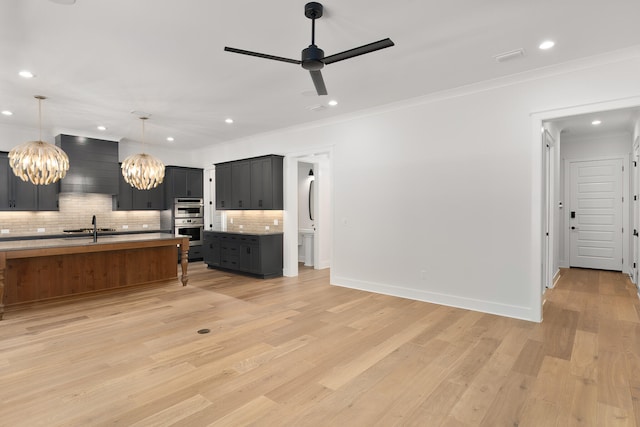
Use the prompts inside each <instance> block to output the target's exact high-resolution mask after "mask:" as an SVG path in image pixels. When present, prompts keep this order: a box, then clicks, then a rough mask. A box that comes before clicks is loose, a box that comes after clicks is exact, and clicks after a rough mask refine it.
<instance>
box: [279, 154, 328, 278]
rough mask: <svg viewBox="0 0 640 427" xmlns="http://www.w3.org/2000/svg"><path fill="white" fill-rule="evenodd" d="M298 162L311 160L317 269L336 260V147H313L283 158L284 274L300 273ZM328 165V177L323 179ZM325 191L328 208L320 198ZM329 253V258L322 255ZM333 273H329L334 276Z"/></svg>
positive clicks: (315, 265) (315, 264) (314, 251)
mask: <svg viewBox="0 0 640 427" xmlns="http://www.w3.org/2000/svg"><path fill="white" fill-rule="evenodd" d="M298 162H306V163H312V164H313V165H314V174H316V173H317V175H318V176H316V178H315V179H316V181H317V182H316V183H314V186H315V191H314V201H315V202H316V205H315V206H316V216H315V218H314V223H315V225H316V234H315V236H314V239H313V253H314V254H313V256H314V268H316V269H319V268H329V267H330V266H331V264H332V262H333V238H332V235H333V234H332V230H333V178H332V175H333V173H332V171H333V146H324V147H316V148H310V149H308V150H305V151H300V152H295V153H288V154H286V155H285V158H284V165H283V166H284V171H283V174H284V212H283V223H284V247H283V252H284V259H283V271H282V273H283V275H284V276H287V277H295V276H297V275H298ZM324 168H326V171H327V172H328V177H327V178H324V179H323V175H322V170H323V169H324ZM321 194H324V195H325V196H326V198H327V199H328V201H329V207H328V209H325V208H322V207H321V203H319V201H320V197H321ZM327 252H328V253H329V257H328V260H327V259H323V258H322V254H324V253H327ZM331 274H332V273H330V275H331ZM330 281H331V279H330Z"/></svg>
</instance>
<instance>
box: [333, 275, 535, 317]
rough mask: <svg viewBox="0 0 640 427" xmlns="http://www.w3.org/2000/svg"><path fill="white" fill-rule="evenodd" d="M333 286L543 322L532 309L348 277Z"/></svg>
mask: <svg viewBox="0 0 640 427" xmlns="http://www.w3.org/2000/svg"><path fill="white" fill-rule="evenodd" d="M331 284H332V285H335V286H341V287H343V288H351V289H358V290H361V291H367V292H373V293H378V294H383V295H390V296H394V297H400V298H407V299H412V300H417V301H424V302H429V303H433V304H440V305H446V306H449V307H456V308H463V309H466V310H473V311H479V312H482V313H488V314H496V315H498V316H505V317H512V318H514V319H520V320H527V321H530V322H538V323H539V322H541V321H542V319H538V318H537V315H536V314H535V313H534V312H533V310H532V309H531V308H530V307H522V306H517V305H509V304H501V303H496V302H491V301H484V300H478V299H473V298H465V297H460V296H456V295H450V294H442V293H437V292H429V291H424V290H419V289H412V288H407V287H403V286H396V285H388V284H384V283H374V282H368V281H363V280H356V279H350V278H348V277H341V276H332V278H331Z"/></svg>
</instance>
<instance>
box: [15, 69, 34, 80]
mask: <svg viewBox="0 0 640 427" xmlns="http://www.w3.org/2000/svg"><path fill="white" fill-rule="evenodd" d="M18 75H19V76H20V77H23V78H25V79H32V78H34V77H35V76H36V75H35V74H33V73H32V72H31V71H29V70H22V71H20V72H19V73H18Z"/></svg>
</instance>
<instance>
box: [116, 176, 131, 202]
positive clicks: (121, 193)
mask: <svg viewBox="0 0 640 427" xmlns="http://www.w3.org/2000/svg"><path fill="white" fill-rule="evenodd" d="M132 209H133V187H132V186H131V184H128V183H127V181H125V180H124V176H122V173H119V174H118V194H116V195H115V196H114V197H113V210H114V211H130V210H132Z"/></svg>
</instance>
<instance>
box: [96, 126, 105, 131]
mask: <svg viewBox="0 0 640 427" xmlns="http://www.w3.org/2000/svg"><path fill="white" fill-rule="evenodd" d="M98 130H107V127H106V126H98Z"/></svg>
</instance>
